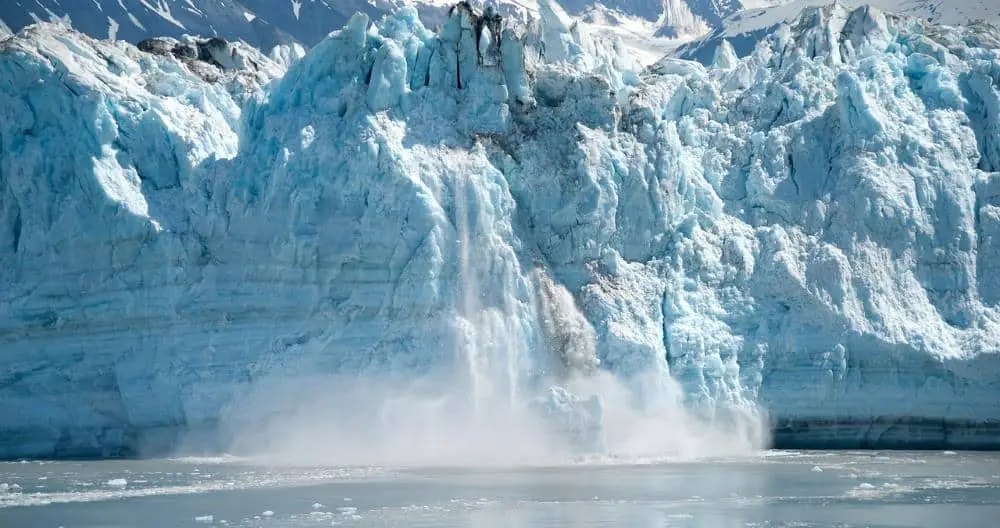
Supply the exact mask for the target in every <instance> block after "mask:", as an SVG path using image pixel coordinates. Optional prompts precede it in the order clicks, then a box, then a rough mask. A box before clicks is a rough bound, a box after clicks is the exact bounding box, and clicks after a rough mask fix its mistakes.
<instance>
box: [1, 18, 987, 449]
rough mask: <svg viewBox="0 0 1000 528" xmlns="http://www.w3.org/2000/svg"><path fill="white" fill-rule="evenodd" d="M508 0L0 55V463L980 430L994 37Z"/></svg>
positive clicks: (45, 27) (891, 23) (24, 44)
mask: <svg viewBox="0 0 1000 528" xmlns="http://www.w3.org/2000/svg"><path fill="white" fill-rule="evenodd" d="M540 7H541V8H542V9H541V14H542V17H543V20H542V24H540V25H539V26H537V27H535V28H534V29H533V30H532V31H529V32H527V33H524V34H516V33H514V32H513V31H510V30H504V28H499V29H500V30H498V28H497V27H496V26H491V25H490V21H485V22H484V24H483V25H479V24H477V22H478V21H479V20H480V19H479V18H477V16H478V15H476V14H475V13H472V12H471V11H469V10H467V9H464V8H461V9H457V10H455V11H454V12H453V14H452V15H451V16H450V17H449V18H448V19H447V20H446V23H445V24H444V25H443V27H442V28H441V30H440V31H438V32H434V31H431V30H429V29H427V28H425V27H424V26H423V25H422V23H421V22H420V20H419V16H418V14H417V11H416V10H414V9H405V10H402V11H400V12H398V13H397V14H396V15H394V16H393V17H392V18H390V19H386V20H383V21H381V22H379V23H378V24H376V25H372V24H371V22H370V20H369V19H368V18H367V17H365V16H362V15H359V16H356V17H353V18H351V19H350V21H349V23H348V24H347V26H346V27H345V28H344V29H343V30H341V31H339V32H338V33H336V34H335V35H333V36H331V37H329V38H327V39H325V40H323V41H321V42H320V43H319V44H317V45H316V46H314V47H313V48H312V49H311V50H309V52H308V53H307V54H306V55H305V56H304V57H303V56H302V54H301V50H300V49H297V48H295V47H291V46H288V47H281V48H277V49H276V50H275V51H274V52H273V53H271V54H270V55H269V56H264V55H262V54H260V53H259V52H256V51H255V50H253V49H250V48H247V47H244V46H240V45H230V44H226V43H225V42H219V41H212V40H203V39H194V38H187V39H183V40H169V39H161V40H157V41H152V42H147V43H146V44H144V46H143V49H142V50H140V49H137V48H136V47H134V46H132V45H130V44H128V43H125V42H121V41H118V42H107V41H98V40H94V39H91V38H88V37H86V36H84V35H81V34H79V33H77V32H74V31H72V30H69V29H67V28H65V27H64V26H60V25H50V24H42V25H37V26H34V27H32V28H30V29H28V30H26V31H25V32H23V33H21V34H20V35H19V36H17V37H14V38H7V39H5V40H4V41H3V42H2V43H0V270H2V271H0V278H2V280H0V406H2V409H3V412H2V413H0V457H22V456H99V455H109V454H130V453H136V452H148V451H147V450H152V451H155V450H158V449H163V448H165V447H171V446H175V445H176V444H177V443H178V442H179V441H181V439H182V438H183V437H186V436H190V435H200V436H202V437H207V438H211V439H214V440H218V439H220V438H223V439H224V436H225V434H232V435H234V436H235V438H237V439H239V440H246V439H247V438H251V437H254V436H255V435H263V436H264V437H265V438H264V440H260V441H259V443H257V442H255V443H253V445H254V446H261V445H266V446H268V447H270V448H276V449H282V448H283V449H285V450H286V451H292V452H296V453H305V454H313V455H316V456H322V455H323V454H329V453H328V452H326V451H324V449H331V448H330V447H329V446H330V445H335V446H337V447H338V448H339V447H340V444H338V443H337V442H336V440H337V439H339V438H341V437H342V436H343V435H348V434H354V433H355V432H357V431H359V430H361V431H365V430H369V429H366V427H362V425H367V426H371V428H372V429H370V431H378V433H379V434H372V435H371V436H361V437H359V438H355V440H356V441H355V442H352V443H350V444H351V446H353V447H357V446H359V445H360V446H368V445H370V444H381V443H384V444H382V445H383V447H386V450H385V451H383V453H385V452H394V453H398V452H403V453H413V452H415V451H419V449H420V447H421V446H423V447H428V446H440V445H445V444H442V442H447V440H448V438H452V439H454V438H460V439H461V440H462V441H461V442H457V443H455V442H452V443H447V444H446V445H448V446H449V448H451V447H455V448H461V449H473V448H477V447H478V446H480V444H481V443H487V444H488V443H489V442H490V441H491V440H492V441H493V442H494V445H491V446H490V447H491V448H496V449H498V450H499V451H498V452H499V453H504V452H509V450H510V449H513V448H514V447H516V446H521V445H524V444H526V443H529V442H528V441H527V440H526V439H528V438H533V435H532V434H529V433H535V432H536V431H534V430H532V428H531V427H530V426H529V424H536V423H537V421H538V420H541V421H542V422H545V423H550V422H551V423H555V424H556V425H555V426H554V427H555V428H556V429H557V430H559V431H563V430H570V432H571V433H572V434H570V435H569V437H570V438H571V440H572V441H573V442H577V441H580V439H583V442H584V443H585V444H586V448H587V449H588V450H594V449H600V450H606V451H608V452H610V453H612V454H622V453H624V454H627V455H628V454H641V455H649V454H663V453H667V454H671V455H676V454H677V452H678V451H680V452H681V453H683V452H685V450H686V449H689V448H690V449H700V448H704V446H709V445H715V444H719V443H724V444H728V443H730V442H733V443H738V444H741V445H745V444H749V445H757V441H758V440H759V438H758V436H757V432H758V431H757V430H756V428H755V427H756V425H757V424H758V423H759V421H758V418H759V417H760V414H759V411H760V409H761V408H762V409H763V410H766V411H767V413H768V415H769V418H770V421H771V422H772V423H774V424H775V425H776V426H777V429H776V435H777V436H776V437H777V440H778V442H779V444H780V445H784V446H813V447H846V446H856V447H858V446H883V447H945V446H947V447H984V446H991V447H996V446H998V445H1000V430H998V426H997V423H998V420H1000V399H998V398H997V395H998V394H1000V269H998V266H1000V264H998V263H1000V126H998V123H1000V117H998V115H1000V114H998V112H1000V110H998V109H1000V90H998V89H997V86H1000V40H998V35H997V31H996V29H995V28H993V27H990V26H984V25H973V26H969V27H955V28H948V27H944V26H941V25H937V24H934V23H931V22H927V21H925V20H919V19H913V18H905V17H896V16H890V15H886V14H884V13H882V12H880V11H878V10H875V9H857V10H849V9H847V8H845V7H843V6H842V5H840V6H833V7H830V6H828V7H824V8H815V9H813V10H810V11H807V12H805V13H803V14H802V15H801V16H800V17H799V18H797V19H795V20H793V21H792V23H791V24H788V25H786V26H783V27H782V28H780V29H779V30H778V31H776V32H774V33H772V34H770V35H768V36H767V37H766V38H763V39H762V41H761V44H760V45H759V46H758V47H757V48H756V49H755V50H754V51H753V52H752V53H751V54H750V55H749V56H747V57H745V58H742V59H741V58H738V57H736V54H735V53H734V52H733V49H732V48H731V47H729V46H725V45H723V46H721V47H720V52H718V53H716V54H715V58H714V62H713V65H710V66H708V67H706V66H703V65H701V64H698V63H695V62H688V61H683V60H679V59H673V58H665V59H663V60H662V61H659V62H658V63H657V64H656V65H655V66H654V67H652V68H648V69H647V68H644V67H643V66H642V65H641V64H639V63H638V62H637V61H636V60H635V57H634V56H633V54H632V53H631V52H629V51H628V50H627V49H624V48H621V47H618V46H617V45H616V44H615V43H613V42H606V41H602V40H601V38H602V37H601V36H600V35H594V34H589V33H588V32H587V31H584V30H583V29H582V28H581V27H580V26H577V25H573V24H572V23H571V22H572V21H571V20H570V19H569V17H568V15H567V14H566V13H564V12H562V11H561V10H560V9H559V8H558V7H557V6H555V5H553V4H551V3H549V2H545V1H543V2H541V3H540ZM477 27H480V28H483V31H482V33H480V34H479V35H478V37H479V38H477V36H476V32H475V28H477ZM508 29H509V28H508ZM352 380H353V381H355V382H356V381H357V380H363V383H362V385H363V387H352V385H351V383H352ZM382 385H385V386H388V387H389V388H388V389H387V390H386V392H385V393H379V395H380V396H386V395H388V397H385V398H375V397H371V395H372V393H373V392H376V391H375V389H374V388H373V387H378V386H382ZM619 388H620V391H619ZM354 389H357V390H354ZM359 395H360V396H359ZM423 395H428V397H426V398H423V397H422V396H423ZM523 409H527V410H523ZM523 416H529V417H531V419H527V420H522V419H521V418H522V417H523ZM456 417H461V418H462V419H461V420H458V419H457V418H456ZM365 420H367V421H365ZM372 422H375V423H374V424H373V423H372ZM448 426H451V427H448ZM380 427H382V428H385V427H389V428H395V429H392V430H388V431H385V430H383V429H380ZM480 428H481V429H482V431H481V432H482V433H483V434H480V435H475V436H474V437H473V436H466V435H467V434H468V432H469V431H470V430H478V429H480ZM544 431H545V430H544V428H543V430H542V432H543V433H544ZM310 433H313V434H310ZM504 433H510V434H504ZM598 433H600V434H598ZM540 434H541V433H540ZM442 435H443V437H442ZM541 436H545V435H544V434H541ZM557 436H558V435H557ZM470 438H474V439H475V441H466V440H469V439H470ZM546 438H547V437H546ZM691 438H694V439H695V440H694V441H691ZM310 439H311V441H310ZM515 439H516V441H514V440H515ZM737 440H738V441H737ZM713 441H714V442H713ZM394 446H396V447H402V449H396V450H394V449H393V447H394ZM334 451H336V452H337V453H341V451H338V450H334ZM496 454H497V453H493V455H496Z"/></svg>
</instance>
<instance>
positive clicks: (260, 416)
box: [226, 372, 767, 467]
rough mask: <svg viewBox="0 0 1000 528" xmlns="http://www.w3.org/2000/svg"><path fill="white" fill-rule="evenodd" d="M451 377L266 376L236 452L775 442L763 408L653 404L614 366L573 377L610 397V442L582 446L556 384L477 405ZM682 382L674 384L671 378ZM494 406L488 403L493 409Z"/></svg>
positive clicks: (469, 457) (302, 456) (606, 400)
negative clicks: (554, 404) (559, 410)
mask: <svg viewBox="0 0 1000 528" xmlns="http://www.w3.org/2000/svg"><path fill="white" fill-rule="evenodd" d="M450 381H451V380H448V379H447V376H446V375H437V376H434V375H430V376H424V377H421V378H419V379H410V380H406V379H400V378H399V377H382V376H377V375H372V376H359V377H347V376H312V377H308V378H302V377H295V378H282V379H272V380H269V381H265V382H262V383H260V384H258V385H256V386H255V387H254V389H253V390H252V391H251V392H250V393H249V394H247V395H246V396H245V397H243V398H242V399H241V401H240V402H239V403H238V404H237V405H235V406H234V407H233V408H232V409H231V410H230V412H229V413H228V416H227V419H226V424H227V425H226V426H227V428H228V430H229V431H228V432H229V436H230V438H232V439H233V441H232V444H231V445H230V446H229V450H228V452H229V453H231V454H234V455H237V456H241V457H247V458H250V459H252V460H254V461H255V462H258V463H264V464H274V465H287V466H410V467H413V466H462V467H482V466H494V467H496V466H554V465H566V464H581V463H591V464H593V463H649V462H660V461H683V460H696V459H704V458H713V457H731V456H741V455H748V454H751V453H754V452H755V451H757V450H759V449H761V448H763V447H765V446H766V442H767V435H766V428H765V426H764V420H763V419H762V418H761V416H760V415H759V414H757V413H752V412H748V413H745V414H732V415H729V416H727V417H726V418H725V419H719V418H718V417H716V418H715V419H709V418H706V417H704V416H700V415H698V414H697V413H694V412H692V411H691V410H688V409H686V408H685V407H684V405H683V403H682V401H681V400H682V399H683V395H682V394H681V392H680V390H679V387H673V389H672V390H673V391H674V392H673V400H672V401H668V400H664V401H661V402H659V403H658V404H656V405H650V406H647V407H646V408H643V409H637V408H635V406H634V397H633V395H632V394H631V392H630V391H629V390H627V387H626V386H625V385H624V384H623V383H621V382H620V381H619V380H616V379H615V378H614V377H613V376H612V375H611V374H609V373H607V372H600V373H597V374H595V375H591V376H587V377H580V378H578V379H574V380H571V381H569V382H568V383H567V384H566V388H567V389H568V390H570V391H571V392H572V393H573V394H574V395H576V396H577V397H578V398H580V399H581V400H586V399H589V398H597V399H598V400H599V401H600V409H601V423H600V424H599V425H600V431H599V433H600V435H601V436H602V439H603V447H604V448H603V449H601V450H592V449H591V450H588V449H582V450H581V449H580V448H579V446H577V445H574V442H573V441H572V438H573V436H574V435H573V433H574V431H569V430H567V429H566V427H565V421H564V420H559V419H558V418H559V417H556V416H552V415H551V414H548V413H546V412H545V407H544V405H542V403H543V402H544V401H545V391H544V390H540V391H538V393H537V394H535V395H534V397H530V396H526V397H525V398H524V399H523V401H517V402H513V403H510V402H477V403H474V402H472V401H471V398H470V397H469V394H468V393H467V392H466V391H464V390H461V389H460V387H462V384H461V383H450ZM667 382H668V383H671V384H673V382H672V380H667ZM484 403H485V405H484Z"/></svg>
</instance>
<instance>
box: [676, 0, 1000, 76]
mask: <svg viewBox="0 0 1000 528" xmlns="http://www.w3.org/2000/svg"><path fill="white" fill-rule="evenodd" d="M837 1H838V2H839V4H841V5H843V6H845V7H849V8H854V7H862V6H866V5H867V6H872V7H875V8H877V9H880V10H882V11H884V12H888V13H897V14H905V15H908V16H912V17H916V18H920V19H924V20H927V21H931V22H936V23H939V24H948V25H956V24H968V23H973V22H988V23H994V24H996V23H1000V2H996V1H994V0H954V1H953V0H837ZM831 3H832V2H831V0H779V1H777V2H773V3H771V4H770V5H763V6H760V7H756V8H749V7H750V6H748V9H745V10H743V11H739V12H735V13H731V14H730V15H729V16H728V17H727V18H725V19H724V20H721V21H720V22H719V23H718V24H716V25H714V26H713V29H712V31H711V33H709V34H708V35H706V36H704V37H703V38H701V39H697V40H695V41H693V42H690V43H686V44H684V45H683V46H681V47H680V48H679V49H678V50H677V52H676V53H675V55H676V56H679V57H682V58H686V59H695V60H698V61H701V62H703V63H708V62H711V60H712V58H713V57H714V55H715V52H716V49H717V48H718V47H719V46H720V45H721V43H722V41H723V40H725V41H727V42H728V43H729V45H730V46H732V47H733V49H734V50H735V52H736V53H737V55H739V56H745V55H748V54H749V53H750V52H751V51H753V48H754V46H756V45H757V43H758V42H759V41H760V40H761V38H763V37H764V36H766V35H768V34H770V33H773V32H774V31H775V30H777V28H778V27H779V26H780V25H782V24H789V23H792V22H794V21H795V20H797V19H798V17H799V13H801V12H802V11H803V10H804V9H807V8H809V7H820V6H825V5H830V4H831Z"/></svg>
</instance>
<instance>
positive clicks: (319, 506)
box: [312, 502, 326, 510]
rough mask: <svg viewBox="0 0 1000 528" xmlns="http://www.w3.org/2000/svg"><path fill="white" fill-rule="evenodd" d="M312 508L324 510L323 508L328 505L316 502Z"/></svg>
mask: <svg viewBox="0 0 1000 528" xmlns="http://www.w3.org/2000/svg"><path fill="white" fill-rule="evenodd" d="M312 508H313V509H314V510H322V509H323V508H326V506H324V505H323V504H322V503H319V502H314V503H313V505H312Z"/></svg>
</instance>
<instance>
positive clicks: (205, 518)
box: [194, 515, 215, 523]
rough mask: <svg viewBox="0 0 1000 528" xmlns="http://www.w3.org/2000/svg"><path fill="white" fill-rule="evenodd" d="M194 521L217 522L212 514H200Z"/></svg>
mask: <svg viewBox="0 0 1000 528" xmlns="http://www.w3.org/2000/svg"><path fill="white" fill-rule="evenodd" d="M194 522H196V523H212V522H215V517H214V516H212V515H199V516H198V517H195V518H194Z"/></svg>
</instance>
